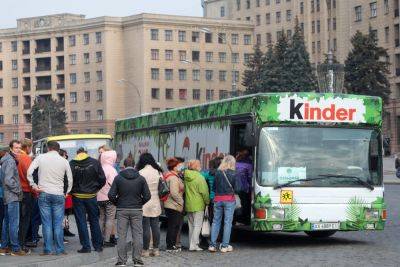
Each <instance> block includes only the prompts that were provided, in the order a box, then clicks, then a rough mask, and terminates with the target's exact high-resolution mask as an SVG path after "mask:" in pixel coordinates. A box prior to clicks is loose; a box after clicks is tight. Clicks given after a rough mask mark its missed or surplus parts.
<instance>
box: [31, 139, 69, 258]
mask: <svg viewBox="0 0 400 267" xmlns="http://www.w3.org/2000/svg"><path fill="white" fill-rule="evenodd" d="M47 149H48V152H47V153H45V154H41V155H39V156H37V157H36V158H35V160H34V161H33V162H32V164H31V166H30V167H29V169H28V180H29V183H30V185H31V187H32V189H33V190H34V191H36V192H38V193H39V199H38V205H39V210H40V217H41V220H42V232H43V240H44V247H43V253H42V254H41V255H43V256H46V255H51V254H52V252H53V245H54V247H55V253H56V255H65V254H66V253H65V249H64V231H63V226H62V224H63V219H64V205H65V193H64V185H65V179H64V177H65V175H67V182H68V186H67V190H66V193H69V191H70V190H71V188H72V173H71V168H70V166H69V163H68V161H67V160H66V159H65V158H63V157H61V156H60V155H59V150H60V144H59V143H57V142H55V141H49V142H48V143H47ZM36 169H38V184H37V183H35V181H34V179H33V173H34V171H35V170H36Z"/></svg>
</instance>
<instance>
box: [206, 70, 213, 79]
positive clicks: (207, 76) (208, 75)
mask: <svg viewBox="0 0 400 267" xmlns="http://www.w3.org/2000/svg"><path fill="white" fill-rule="evenodd" d="M206 80H207V81H212V80H213V71H212V70H206Z"/></svg>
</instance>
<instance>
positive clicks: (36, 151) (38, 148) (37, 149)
mask: <svg viewBox="0 0 400 267" xmlns="http://www.w3.org/2000/svg"><path fill="white" fill-rule="evenodd" d="M39 153H40V147H37V148H36V149H35V155H38V154H39Z"/></svg>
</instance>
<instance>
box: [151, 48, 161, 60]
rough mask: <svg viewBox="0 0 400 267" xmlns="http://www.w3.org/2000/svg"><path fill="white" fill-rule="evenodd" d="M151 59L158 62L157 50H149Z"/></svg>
mask: <svg viewBox="0 0 400 267" xmlns="http://www.w3.org/2000/svg"><path fill="white" fill-rule="evenodd" d="M151 59H152V60H159V50H158V49H151Z"/></svg>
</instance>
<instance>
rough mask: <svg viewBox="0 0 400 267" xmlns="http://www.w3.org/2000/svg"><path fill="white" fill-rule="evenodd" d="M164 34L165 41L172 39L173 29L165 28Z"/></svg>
mask: <svg viewBox="0 0 400 267" xmlns="http://www.w3.org/2000/svg"><path fill="white" fill-rule="evenodd" d="M164 35H165V41H167V42H170V41H172V30H165V31H164Z"/></svg>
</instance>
